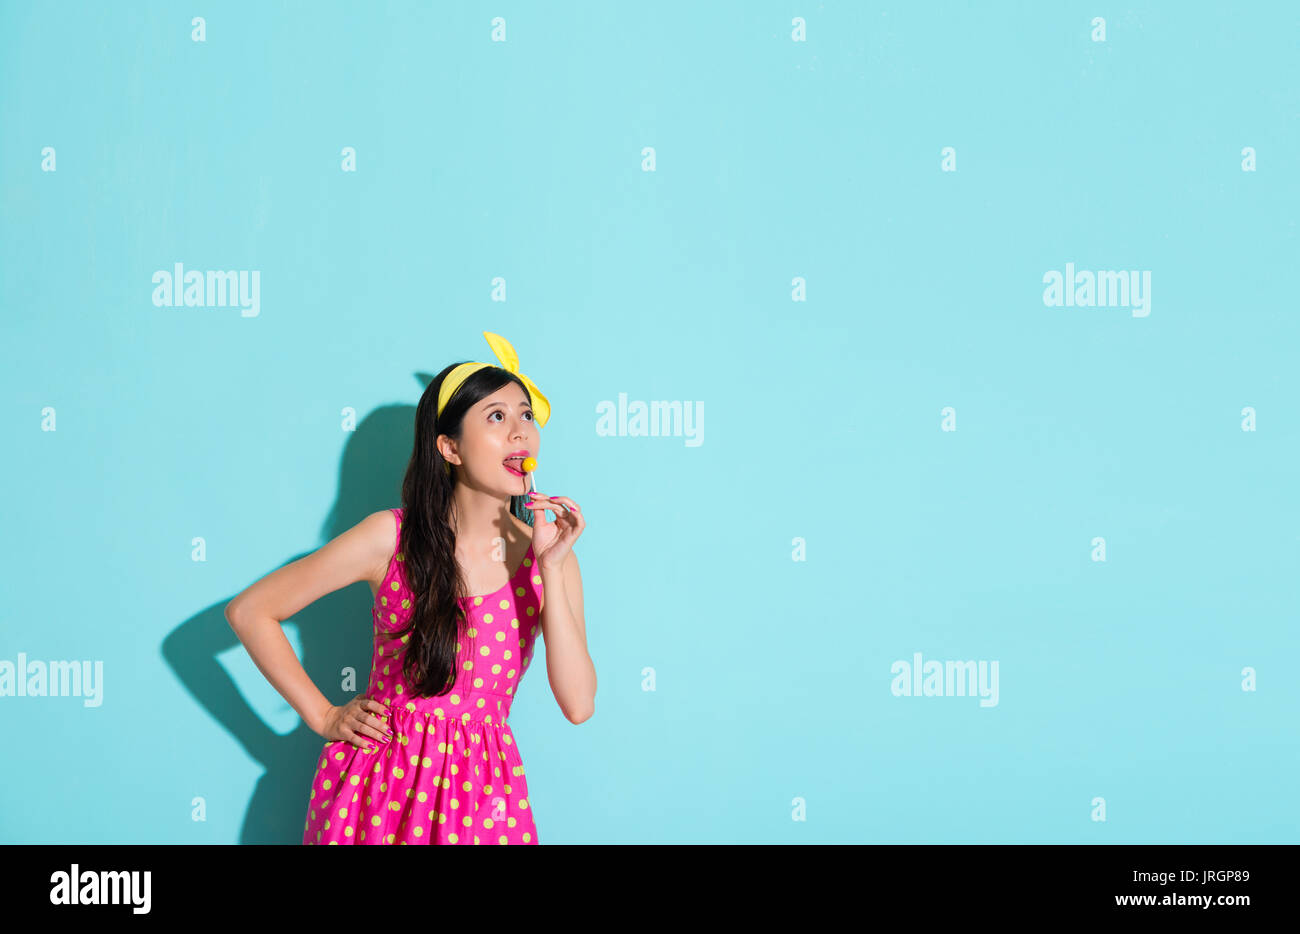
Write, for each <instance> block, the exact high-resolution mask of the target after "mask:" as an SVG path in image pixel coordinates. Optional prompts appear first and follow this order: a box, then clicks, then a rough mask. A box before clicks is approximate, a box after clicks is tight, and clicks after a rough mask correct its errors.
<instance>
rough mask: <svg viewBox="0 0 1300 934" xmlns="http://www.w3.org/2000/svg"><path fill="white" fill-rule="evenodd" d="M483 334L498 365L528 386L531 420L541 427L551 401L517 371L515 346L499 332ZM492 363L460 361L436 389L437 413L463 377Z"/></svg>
mask: <svg viewBox="0 0 1300 934" xmlns="http://www.w3.org/2000/svg"><path fill="white" fill-rule="evenodd" d="M483 336H484V337H486V338H487V342H488V346H490V347H491V348H492V352H493V353H495V354H496V355H497V359H498V360H499V361H501V362H500V364H499V365H500V367H501V368H502V369H503V370H509V371H510V372H511V373H513V374H515V376H518V377H519V379H520V381H521V382H522V383H523V384H524V385H525V386H527V387H528V395H529V396H530V397H531V398H530V400H529V401H530V402H531V404H532V406H533V421H535V422H536V423H537V427H539V428H542V427H545V425H546V420H547V419H549V418H550V417H551V403H550V402H548V401H547V399H546V397H545V396H544V395H542V391H541V390H540V389H538V388H537V386H536V385H535V384H534V383H533V381H532V380H531V379H529V378H528V377H527V376H525V375H524V374H522V373H520V372H519V354H517V353H515V348H514V347H512V346H511V345H510V341H508V340H506V339H505V338H504V337H502V336H501V335H500V334H493V333H492V332H491V331H484V332H483ZM496 365H498V364H493V363H462V364H461V365H460V366H458V367H456V368H455V369H453V370H452V371H451V372H450V373H448V374H447V378H446V379H444V380H443V381H442V388H441V389H440V390H439V391H438V414H439V415H441V414H442V410H443V409H444V408H446V407H447V400H449V399H450V398H451V397H452V396H453V395H455V393H456V390H457V389H459V388H460V384H461V383H463V382H465V379H466V378H467V377H469V376H472V375H473V374H475V373H477V372H478V371H479V370H481V369H483V367H485V366H496Z"/></svg>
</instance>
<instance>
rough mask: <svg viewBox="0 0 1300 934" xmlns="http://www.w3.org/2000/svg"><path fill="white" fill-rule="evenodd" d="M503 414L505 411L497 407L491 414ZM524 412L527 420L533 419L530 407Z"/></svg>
mask: <svg viewBox="0 0 1300 934" xmlns="http://www.w3.org/2000/svg"><path fill="white" fill-rule="evenodd" d="M505 414H506V413H505V412H502V411H501V410H500V409H497V410H496V411H495V412H493V413H492V415H505ZM524 414H525V415H527V416H528V420H529V421H530V422H531V421H532V420H533V412H532V410H531V409H529V410H528V411H527V412H525V413H524ZM492 415H489V416H488V418H491V417H492Z"/></svg>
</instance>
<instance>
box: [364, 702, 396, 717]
mask: <svg viewBox="0 0 1300 934" xmlns="http://www.w3.org/2000/svg"><path fill="white" fill-rule="evenodd" d="M366 708H367V709H368V710H373V711H374V712H375V713H377V714H379V715H380V716H384V717H387V716H388V715H389V714H391V713H392V711H391V710H390V709H389V708H388V706H387V705H386V704H381V703H380V702H379V701H377V700H372V701H369V702H367V704H366Z"/></svg>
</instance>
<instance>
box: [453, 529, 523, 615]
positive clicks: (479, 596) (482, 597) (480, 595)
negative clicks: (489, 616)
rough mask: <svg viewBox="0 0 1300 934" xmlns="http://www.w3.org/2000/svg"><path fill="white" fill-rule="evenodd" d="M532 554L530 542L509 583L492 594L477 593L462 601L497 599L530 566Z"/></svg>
mask: <svg viewBox="0 0 1300 934" xmlns="http://www.w3.org/2000/svg"><path fill="white" fill-rule="evenodd" d="M532 553H533V543H532V542H529V543H528V548H527V549H526V550H525V551H524V557H523V560H522V561H520V562H519V567H517V568H515V572H514V573H513V574H511V575H510V579H509V580H508V581H506V582H505V583H504V584H502V585H501V586H500V587H498V588H497V589H496V590H494V591H492V592H491V593H476V594H472V595H470V596H468V597H463V598H462V599H463V600H465V601H466V602H469V603H472V602H474V601H475V600H486V599H487V598H488V597H495V596H496V595H497V594H499V593H500V592H501V591H503V590H505V589H506V588H508V587H509V586H510V585H511V584H513V583H514V582H515V578H516V577H518V576H519V572H520V571H522V570H523V569H524V567H525V566H526V565H527V564H528V556H529V555H531V554H532Z"/></svg>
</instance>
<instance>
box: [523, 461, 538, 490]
mask: <svg viewBox="0 0 1300 934" xmlns="http://www.w3.org/2000/svg"><path fill="white" fill-rule="evenodd" d="M519 466H520V467H522V468H523V470H524V473H526V474H528V475H529V476H530V477H531V480H530V483H531V485H532V491H531V492H534V493H536V492H537V478H536V477H534V476H532V473H533V471H534V470H536V469H537V458H535V457H525V458H524V462H523V463H522V464H520V465H519Z"/></svg>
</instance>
